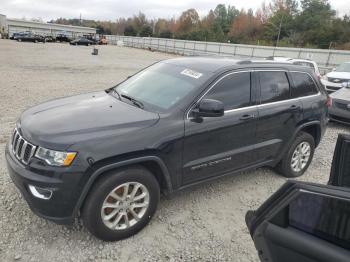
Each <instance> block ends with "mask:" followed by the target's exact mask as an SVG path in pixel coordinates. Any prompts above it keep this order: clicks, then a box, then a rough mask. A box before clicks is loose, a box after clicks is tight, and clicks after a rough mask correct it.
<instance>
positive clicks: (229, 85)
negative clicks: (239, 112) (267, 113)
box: [205, 72, 251, 110]
mask: <svg viewBox="0 0 350 262" xmlns="http://www.w3.org/2000/svg"><path fill="white" fill-rule="evenodd" d="M250 82H251V80H250V73H249V72H245V73H237V74H231V75H228V76H226V77H225V78H223V79H222V80H221V81H220V82H218V83H217V84H216V85H215V86H214V87H213V88H212V89H211V90H210V91H209V92H208V94H206V95H205V98H206V99H215V100H219V101H221V102H223V103H224V105H225V110H231V109H236V108H241V107H245V106H249V105H250V92H251V91H250Z"/></svg>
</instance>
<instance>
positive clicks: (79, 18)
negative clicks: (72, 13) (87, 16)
mask: <svg viewBox="0 0 350 262" xmlns="http://www.w3.org/2000/svg"><path fill="white" fill-rule="evenodd" d="M79 21H80V25H81V13H80V18H79Z"/></svg>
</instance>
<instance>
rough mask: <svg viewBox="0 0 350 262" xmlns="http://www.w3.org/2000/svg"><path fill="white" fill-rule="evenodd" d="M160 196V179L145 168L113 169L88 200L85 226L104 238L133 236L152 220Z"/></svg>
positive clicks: (118, 238)
mask: <svg viewBox="0 0 350 262" xmlns="http://www.w3.org/2000/svg"><path fill="white" fill-rule="evenodd" d="M159 196H160V189H159V184H158V181H157V180H156V178H155V176H154V175H153V174H152V173H150V172H149V171H148V170H147V169H145V168H143V167H140V166H135V167H129V168H125V169H122V170H119V171H114V172H110V173H108V174H105V175H104V177H103V178H102V179H101V180H99V181H98V182H97V184H96V185H95V186H94V187H93V189H92V190H91V193H90V194H89V195H88V197H87V199H86V201H85V205H84V207H83V211H82V218H83V222H84V225H85V226H86V228H87V229H88V230H89V231H90V232H91V233H92V234H93V235H94V236H96V237H97V238H99V239H101V240H105V241H116V240H120V239H124V238H127V237H130V236H132V235H134V234H136V233H137V232H139V231H140V230H141V229H143V228H144V227H145V226H146V225H147V224H148V222H149V221H150V220H151V218H152V217H153V215H154V213H155V211H156V209H157V206H158V202H159Z"/></svg>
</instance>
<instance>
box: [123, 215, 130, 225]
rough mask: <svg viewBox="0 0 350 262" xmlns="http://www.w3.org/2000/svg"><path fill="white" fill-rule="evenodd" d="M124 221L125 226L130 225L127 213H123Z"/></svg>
mask: <svg viewBox="0 0 350 262" xmlns="http://www.w3.org/2000/svg"><path fill="white" fill-rule="evenodd" d="M124 222H125V225H126V227H130V221H129V218H128V213H124Z"/></svg>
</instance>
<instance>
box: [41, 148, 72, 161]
mask: <svg viewBox="0 0 350 262" xmlns="http://www.w3.org/2000/svg"><path fill="white" fill-rule="evenodd" d="M76 155H77V153H75V152H60V151H54V150H50V149H46V148H42V147H39V148H38V150H37V151H36V153H35V157H37V158H40V159H42V160H44V161H45V162H46V163H48V164H49V165H51V166H69V165H70V164H71V163H72V162H73V160H74V158H75V156H76Z"/></svg>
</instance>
